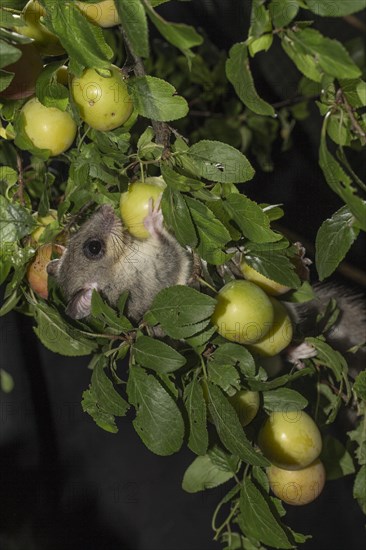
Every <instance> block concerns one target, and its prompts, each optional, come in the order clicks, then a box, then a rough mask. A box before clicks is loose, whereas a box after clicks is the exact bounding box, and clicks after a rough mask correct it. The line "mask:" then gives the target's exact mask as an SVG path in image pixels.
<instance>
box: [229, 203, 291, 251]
mask: <svg viewBox="0 0 366 550" xmlns="http://www.w3.org/2000/svg"><path fill="white" fill-rule="evenodd" d="M224 207H225V209H226V210H227V212H228V213H229V214H230V215H231V217H232V219H233V220H234V221H235V222H236V223H237V224H238V226H239V227H240V229H241V230H242V232H243V234H244V236H245V237H247V238H248V239H250V240H251V241H253V242H258V243H264V242H276V241H279V240H280V239H281V238H282V235H280V233H275V232H274V231H272V229H271V228H270V221H269V218H268V216H267V215H266V214H265V212H263V210H262V208H261V207H260V206H259V205H258V204H257V203H256V202H254V201H252V200H250V199H248V197H246V196H245V195H238V194H236V193H232V194H231V195H229V196H228V197H227V198H226V201H225V202H224Z"/></svg>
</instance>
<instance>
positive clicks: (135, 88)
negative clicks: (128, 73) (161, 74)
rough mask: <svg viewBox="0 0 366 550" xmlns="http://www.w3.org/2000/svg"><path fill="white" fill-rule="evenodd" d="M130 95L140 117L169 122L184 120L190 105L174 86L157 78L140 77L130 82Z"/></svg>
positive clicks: (128, 83)
mask: <svg viewBox="0 0 366 550" xmlns="http://www.w3.org/2000/svg"><path fill="white" fill-rule="evenodd" d="M127 85H128V90H129V93H130V95H131V97H132V101H133V104H134V107H135V109H136V111H137V112H138V114H139V115H141V116H144V117H146V118H150V119H151V120H160V121H163V122H168V121H170V120H177V119H179V118H183V117H184V116H186V114H187V113H188V110H189V109H188V103H187V102H186V100H185V99H184V98H183V97H181V96H180V95H177V92H176V89H175V88H174V86H172V85H171V84H169V83H168V82H166V81H165V80H162V79H161V78H156V77H155V76H139V77H134V78H131V79H130V80H128V82H127Z"/></svg>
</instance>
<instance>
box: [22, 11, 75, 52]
mask: <svg viewBox="0 0 366 550" xmlns="http://www.w3.org/2000/svg"><path fill="white" fill-rule="evenodd" d="M55 8H57V6H56V5H55ZM22 14H23V18H24V21H25V23H26V25H25V26H23V27H15V30H16V31H17V32H18V33H19V34H23V35H24V36H28V37H29V38H33V40H34V42H33V43H34V45H35V47H36V48H37V50H38V51H39V53H40V54H42V55H60V54H63V53H65V50H64V48H63V47H62V45H61V44H60V41H59V39H58V37H57V36H56V35H55V34H53V32H51V31H49V30H48V29H47V27H46V26H45V25H43V24H42V23H41V21H40V18H41V17H42V16H43V15H45V14H46V11H45V9H44V8H43V6H41V4H40V3H39V2H38V1H37V0H29V2H27V4H26V5H25V6H24V9H23V12H22Z"/></svg>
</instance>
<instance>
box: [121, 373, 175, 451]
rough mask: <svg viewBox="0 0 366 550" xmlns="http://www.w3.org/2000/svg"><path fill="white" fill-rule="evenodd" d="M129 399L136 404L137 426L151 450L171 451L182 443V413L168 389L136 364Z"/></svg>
mask: <svg viewBox="0 0 366 550" xmlns="http://www.w3.org/2000/svg"><path fill="white" fill-rule="evenodd" d="M127 394H128V399H129V402H130V403H132V405H134V407H135V408H136V418H135V419H134V420H133V426H134V428H135V430H136V432H137V433H138V435H139V436H140V438H141V439H142V441H143V442H144V444H145V445H146V447H148V449H150V451H152V452H153V453H155V454H157V455H171V454H173V453H175V452H177V451H179V449H180V448H181V446H182V443H183V435H184V423H183V418H182V415H181V413H180V411H179V409H178V407H177V405H176V404H175V402H174V400H173V399H172V397H170V395H169V394H168V392H167V391H166V390H165V389H164V388H163V386H162V385H161V384H160V382H159V381H158V380H157V379H156V378H155V376H153V375H151V374H148V373H147V372H146V371H145V370H144V369H143V368H141V367H137V366H133V367H131V368H130V373H129V377H128V383H127Z"/></svg>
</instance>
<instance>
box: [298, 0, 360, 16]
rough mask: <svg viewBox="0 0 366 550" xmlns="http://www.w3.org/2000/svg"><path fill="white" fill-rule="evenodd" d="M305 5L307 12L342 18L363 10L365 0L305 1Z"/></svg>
mask: <svg viewBox="0 0 366 550" xmlns="http://www.w3.org/2000/svg"><path fill="white" fill-rule="evenodd" d="M305 4H306V5H307V7H308V8H309V10H311V11H312V12H314V13H316V14H317V15H322V16H324V17H342V16H343V15H350V14H351V13H356V12H357V11H361V10H364V9H365V0H346V1H345V0H332V1H331V2H319V0H305Z"/></svg>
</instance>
